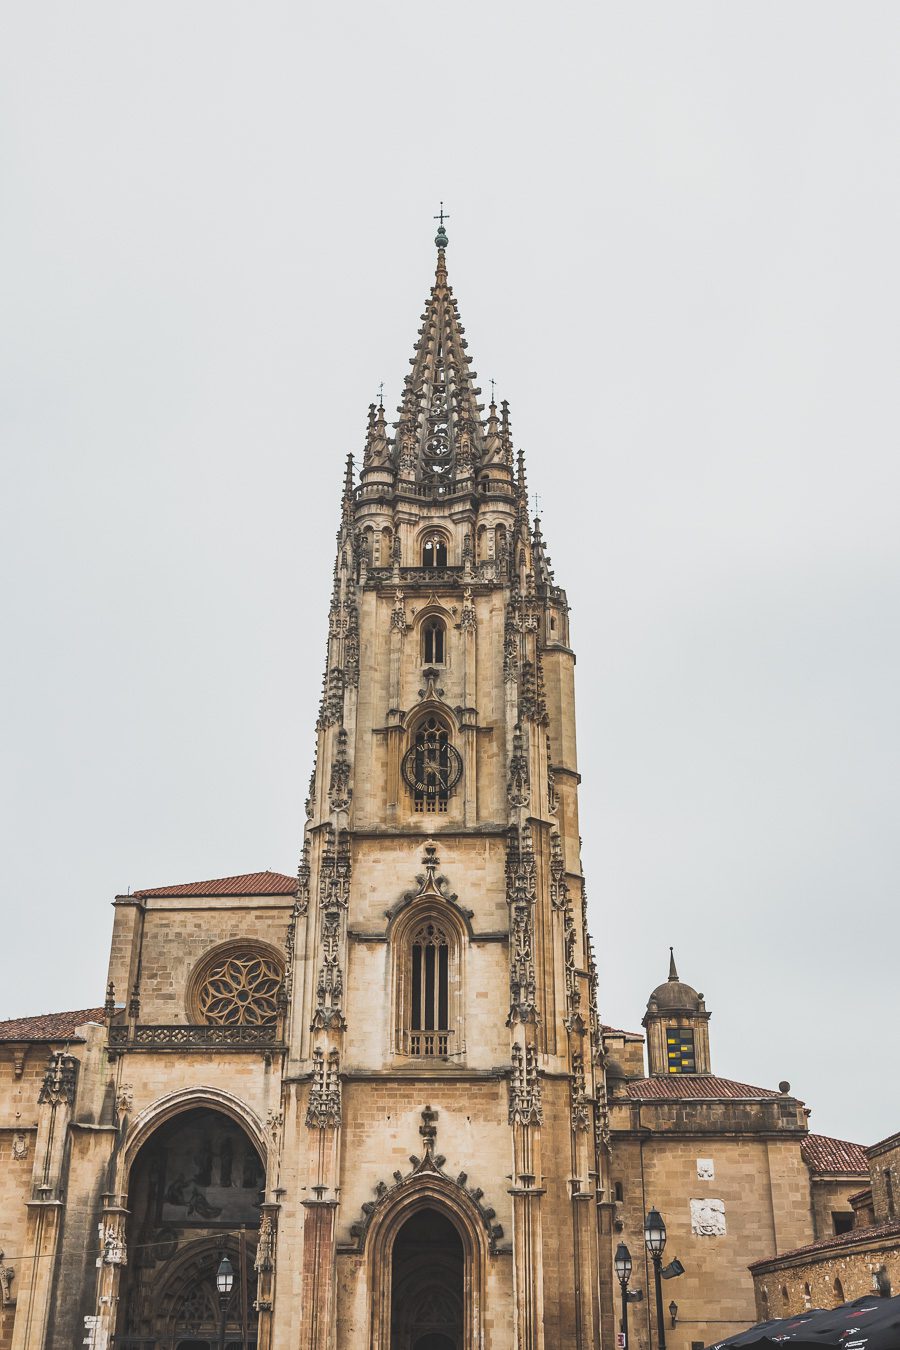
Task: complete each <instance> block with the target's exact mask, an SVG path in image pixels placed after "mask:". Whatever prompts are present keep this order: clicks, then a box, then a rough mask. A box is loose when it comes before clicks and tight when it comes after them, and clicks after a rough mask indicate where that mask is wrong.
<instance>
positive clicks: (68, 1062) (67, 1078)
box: [38, 1051, 78, 1106]
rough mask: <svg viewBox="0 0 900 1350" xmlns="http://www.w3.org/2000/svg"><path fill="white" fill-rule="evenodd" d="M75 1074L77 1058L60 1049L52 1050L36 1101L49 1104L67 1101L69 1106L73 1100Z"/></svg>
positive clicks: (76, 1073)
mask: <svg viewBox="0 0 900 1350" xmlns="http://www.w3.org/2000/svg"><path fill="white" fill-rule="evenodd" d="M77 1076H78V1060H77V1059H75V1058H74V1056H72V1055H66V1054H63V1052H62V1051H54V1052H53V1053H52V1054H51V1056H50V1059H49V1060H48V1062H47V1068H46V1070H45V1071H44V1080H43V1082H42V1083H41V1090H40V1093H39V1095H38V1103H39V1104H43V1103H44V1102H47V1103H49V1104H50V1106H58V1105H59V1104H60V1102H68V1104H69V1106H71V1105H72V1104H73V1103H74V1101H75V1082H76V1079H77Z"/></svg>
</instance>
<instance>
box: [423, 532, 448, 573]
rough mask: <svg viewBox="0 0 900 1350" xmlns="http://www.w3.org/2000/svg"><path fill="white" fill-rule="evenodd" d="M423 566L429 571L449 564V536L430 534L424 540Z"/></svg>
mask: <svg viewBox="0 0 900 1350" xmlns="http://www.w3.org/2000/svg"><path fill="white" fill-rule="evenodd" d="M422 566H423V567H425V568H427V569H428V570H429V571H434V570H435V569H437V568H439V567H446V566H447V537H446V535H443V534H428V535H426V536H425V538H424V539H423V540H422Z"/></svg>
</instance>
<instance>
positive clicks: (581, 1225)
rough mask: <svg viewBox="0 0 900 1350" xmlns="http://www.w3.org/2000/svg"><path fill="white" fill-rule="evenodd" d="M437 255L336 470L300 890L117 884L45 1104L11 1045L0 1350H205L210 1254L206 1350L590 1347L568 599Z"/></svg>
mask: <svg viewBox="0 0 900 1350" xmlns="http://www.w3.org/2000/svg"><path fill="white" fill-rule="evenodd" d="M436 243H437V247H438V254H437V270H436V275H435V282H434V286H433V288H432V290H431V293H430V296H429V298H428V301H427V306H426V311H425V314H424V316H423V323H422V327H421V329H420V331H419V339H418V342H417V344H416V348H415V353H414V357H413V363H412V370H411V373H410V375H409V376H408V377H407V379H406V382H405V385H404V391H403V398H402V403H401V407H400V409H399V416H398V420H397V422H396V423H395V424H394V428H393V434H392V435H389V430H388V426H387V423H386V420H385V413H384V409H383V408H380V407H379V408H377V409H376V408H374V407H373V408H372V409H371V410H370V415H369V424H368V430H367V436H366V444H365V451H364V457H363V463H362V470H361V475H360V477H359V481H358V482H357V480H356V477H355V474H354V471H353V465H352V461H350V462H348V466H347V471H346V475H345V481H344V488H343V494H342V499H341V510H340V523H339V531H338V540H337V552H336V558H335V567H334V583H333V590H332V596H331V604H330V609H329V629H328V642H327V651H326V664H325V675H324V682H323V692H322V700H321V704H320V708H319V715H318V721H317V733H318V736H317V749H316V761H315V766H314V771H313V775H312V780H311V783H310V789H309V796H308V800H307V803H306V814H307V823H306V830H305V836H304V841H303V849H302V855H301V862H300V867H299V873H298V875H297V876H296V877H288V876H283V875H280V874H272V873H263V874H255V875H254V876H248V877H237V878H226V879H224V880H219V881H215V882H208V883H188V884H185V885H179V886H174V887H168V888H165V887H162V888H156V889H153V890H142V891H138V892H136V893H135V894H133V895H128V896H120V897H118V898H117V900H116V904H115V922H114V931H113V940H112V950H111V958H110V970H109V989H108V994H107V1003H106V1006H105V1008H104V1009H103V1010H102V1015H101V1016H100V1017H99V1018H98V1023H97V1024H94V1023H93V1022H92V1023H90V1024H89V1025H86V1026H80V1027H78V1028H77V1029H76V1028H74V1027H73V1028H71V1029H70V1030H71V1033H72V1034H71V1036H70V1037H69V1040H68V1049H67V1050H66V1051H65V1054H66V1056H67V1058H66V1062H65V1066H64V1067H65V1070H66V1073H67V1074H69V1076H70V1080H71V1091H69V1088H68V1087H66V1088H65V1090H64V1091H63V1090H62V1089H59V1091H62V1097H61V1098H60V1099H59V1100H58V1101H57V1100H56V1097H57V1096H59V1092H58V1091H57V1089H56V1088H51V1089H50V1090H49V1091H50V1094H51V1096H53V1097H54V1102H53V1104H52V1105H51V1104H50V1099H49V1097H47V1095H46V1092H45V1093H44V1096H42V1098H41V1104H40V1105H37V1101H38V1097H39V1095H40V1094H41V1092H42V1091H43V1089H42V1088H41V1083H43V1082H44V1075H45V1074H50V1073H51V1072H56V1070H51V1068H49V1067H48V1064H47V1057H46V1054H43V1052H38V1051H36V1050H34V1048H32V1049H30V1050H29V1053H28V1057H27V1064H28V1074H29V1075H30V1076H27V1077H26V1078H25V1079H24V1080H23V1083H22V1091H23V1093H24V1096H23V1101H25V1100H26V1099H27V1112H26V1113H25V1114H27V1119H28V1126H27V1128H28V1130H30V1131H32V1132H33V1133H34V1139H33V1144H32V1146H31V1149H30V1152H29V1154H28V1159H27V1161H25V1162H17V1163H16V1164H15V1169H16V1170H14V1171H13V1172H11V1173H10V1175H11V1176H14V1177H15V1181H14V1185H13V1190H14V1194H15V1196H17V1198H18V1202H19V1203H18V1204H16V1203H14V1197H13V1196H11V1197H10V1200H11V1205H10V1212H11V1213H14V1214H15V1218H14V1220H11V1221H10V1222H9V1223H8V1225H7V1226H6V1227H5V1228H2V1229H0V1246H2V1247H3V1249H4V1250H5V1251H7V1252H14V1253H15V1254H16V1256H17V1263H16V1269H15V1278H14V1281H13V1285H12V1287H13V1288H14V1289H15V1291H16V1293H17V1301H16V1312H15V1316H14V1318H13V1319H12V1321H11V1320H10V1317H9V1315H8V1313H7V1312H6V1311H5V1310H4V1312H3V1314H2V1315H3V1316H4V1317H5V1318H6V1321H5V1322H4V1323H3V1324H2V1325H3V1328H4V1337H5V1339H4V1340H3V1341H0V1345H2V1346H3V1350H5V1348H6V1346H7V1345H11V1346H13V1347H14V1350H38V1347H44V1346H47V1347H50V1346H52V1347H59V1348H60V1350H61V1347H63V1346H65V1347H67V1348H68V1347H70V1346H71V1345H72V1344H76V1343H79V1342H80V1341H81V1340H82V1339H83V1338H84V1337H87V1338H88V1340H89V1341H90V1344H91V1345H93V1346H94V1347H97V1348H98V1350H103V1348H105V1347H107V1346H110V1345H112V1344H113V1343H114V1344H115V1345H116V1347H118V1348H119V1350H147V1347H149V1346H153V1347H158V1350H164V1348H169V1347H171V1350H175V1347H176V1346H178V1345H179V1344H180V1343H181V1341H182V1340H184V1341H187V1340H189V1339H190V1340H191V1343H192V1344H193V1343H195V1342H198V1341H199V1342H203V1343H205V1342H206V1341H209V1340H214V1339H215V1336H216V1334H217V1319H218V1316H219V1313H220V1309H219V1307H218V1298H217V1293H216V1290H215V1287H214V1277H215V1272H216V1268H217V1264H218V1261H219V1259H220V1256H221V1254H222V1252H225V1253H227V1254H228V1256H229V1259H230V1260H231V1261H232V1264H233V1267H234V1269H235V1271H236V1272H237V1277H236V1284H235V1289H234V1291H233V1293H232V1295H231V1300H230V1304H229V1306H228V1308H227V1309H226V1310H225V1317H226V1322H227V1331H226V1337H227V1341H228V1343H229V1344H231V1343H235V1344H238V1343H240V1338H241V1336H243V1335H244V1333H245V1331H246V1334H247V1336H248V1337H249V1340H250V1341H251V1342H252V1343H254V1344H258V1345H259V1346H260V1347H266V1350H268V1348H269V1347H275V1348H276V1350H288V1347H291V1350H295V1348H297V1347H299V1348H300V1350H326V1347H327V1348H328V1350H343V1347H350V1346H354V1347H355V1346H359V1345H362V1344H365V1345H367V1346H370V1347H373V1350H374V1347H379V1348H383V1350H389V1347H390V1350H401V1348H402V1350H413V1347H422V1346H426V1345H427V1346H431V1345H434V1346H437V1345H440V1346H442V1347H445V1346H452V1347H457V1348H458V1350H463V1347H465V1348H466V1350H475V1347H479V1350H512V1347H513V1346H516V1347H522V1348H523V1350H524V1348H525V1347H529V1348H533V1350H539V1347H544V1346H562V1345H566V1346H573V1347H596V1346H598V1345H599V1344H600V1340H601V1329H602V1327H603V1326H604V1323H605V1325H606V1333H607V1335H606V1339H607V1340H608V1339H609V1335H610V1333H611V1330H612V1318H613V1308H612V1299H611V1282H610V1277H609V1273H608V1272H605V1271H604V1268H603V1262H602V1261H601V1252H604V1251H605V1250H606V1247H607V1246H608V1241H609V1230H610V1224H611V1206H610V1204H609V1202H608V1198H607V1185H606V1171H607V1166H608V1139H607V1119H606V1111H605V1096H604V1087H603V1073H602V1047H601V1040H600V1028H599V1022H598V1018H597V1000H596V983H595V978H594V966H593V960H592V956H591V950H590V943H589V939H588V935H587V931H586V926H585V897H584V886H583V881H582V876H581V863H580V837H579V823H578V803H577V793H578V782H579V777H578V766H577V760H576V751H575V709H574V664H575V657H574V653H573V651H572V649H571V647H570V645H569V625H568V606H567V602H566V596H565V592H564V591H563V590H562V589H561V588H560V587H559V586H558V585H557V584H556V582H555V580H554V577H553V573H552V570H551V567H550V560H549V558H548V557H547V553H546V548H545V544H544V540H543V537H542V534H541V530H540V523H539V522H538V521H536V520H535V521H532V520H531V518H530V515H529V510H528V492H527V485H526V478H525V465H524V459H523V456H522V455H521V453H519V454H516V452H515V449H514V446H513V439H512V430H511V425H510V418H509V410H508V407H507V405H506V404H505V403H504V404H502V405H500V406H499V407H498V406H497V404H496V403H494V402H493V401H492V402H491V404H490V407H489V408H488V409H487V410H485V408H484V406H483V405H482V404H481V403H480V402H479V395H480V390H479V389H478V387H477V384H476V377H475V374H474V372H473V371H472V370H471V368H470V359H469V357H468V356H467V354H466V350H465V349H466V345H467V344H466V341H465V338H464V337H463V328H462V325H461V323H460V319H459V314H458V311H457V308H456V302H455V300H454V299H453V296H452V292H451V290H450V287H449V285H448V280H447V270H446V252H445V249H446V235H445V234H444V232H443V228H442V229H441V230H440V231H439V233H438V238H437V240H436ZM485 411H486V416H483V414H484V413H485ZM43 1049H44V1050H47V1049H48V1047H47V1046H44V1047H43ZM49 1049H50V1050H52V1052H53V1053H54V1054H57V1053H58V1052H59V1053H62V1051H63V1049H64V1047H60V1046H58V1045H57V1044H56V1043H55V1042H54V1043H53V1045H52V1046H50V1047H49ZM54 1062H55V1061H54ZM58 1076H59V1074H58V1073H57V1077H58ZM66 1082H67V1083H69V1079H66ZM4 1100H5V1099H4ZM16 1100H18V1098H15V1099H14V1101H16ZM23 1119H24V1114H23ZM17 1120H18V1118H17V1117H16V1116H15V1112H14V1111H13V1113H12V1115H11V1117H10V1124H11V1125H14V1124H16V1123H17ZM9 1147H11V1144H10V1145H9ZM26 1172H27V1173H28V1180H27V1181H26ZM3 1222H4V1223H5V1222H6V1220H5V1219H4V1221H3ZM424 1254H427V1258H428V1259H427V1260H426V1259H425V1255H424ZM7 1304H8V1306H11V1305H10V1304H9V1300H7ZM242 1318H246V1322H247V1326H246V1328H244V1327H243V1326H241V1319H242Z"/></svg>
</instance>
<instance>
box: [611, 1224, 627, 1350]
mask: <svg viewBox="0 0 900 1350" xmlns="http://www.w3.org/2000/svg"><path fill="white" fill-rule="evenodd" d="M614 1265H615V1268H616V1276H617V1278H618V1281H619V1287H620V1288H621V1290H622V1347H623V1350H628V1281H629V1280H630V1279H631V1252H630V1251H629V1250H628V1248H627V1247H626V1246H625V1243H624V1242H620V1243H619V1245H618V1247H617V1248H616V1255H615V1261H614Z"/></svg>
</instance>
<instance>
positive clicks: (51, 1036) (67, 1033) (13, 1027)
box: [0, 1008, 106, 1041]
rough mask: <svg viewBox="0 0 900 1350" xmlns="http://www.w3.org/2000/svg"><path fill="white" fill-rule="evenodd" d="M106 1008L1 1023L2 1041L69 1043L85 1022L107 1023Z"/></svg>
mask: <svg viewBox="0 0 900 1350" xmlns="http://www.w3.org/2000/svg"><path fill="white" fill-rule="evenodd" d="M105 1021H106V1009H105V1008H78V1009H76V1010H75V1011H74V1012H55V1013H39V1014H38V1016H37V1017H12V1018H9V1019H8V1020H7V1021H5V1022H0V1041H69V1040H73V1039H75V1028H76V1027H81V1026H84V1024H85V1022H105Z"/></svg>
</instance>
